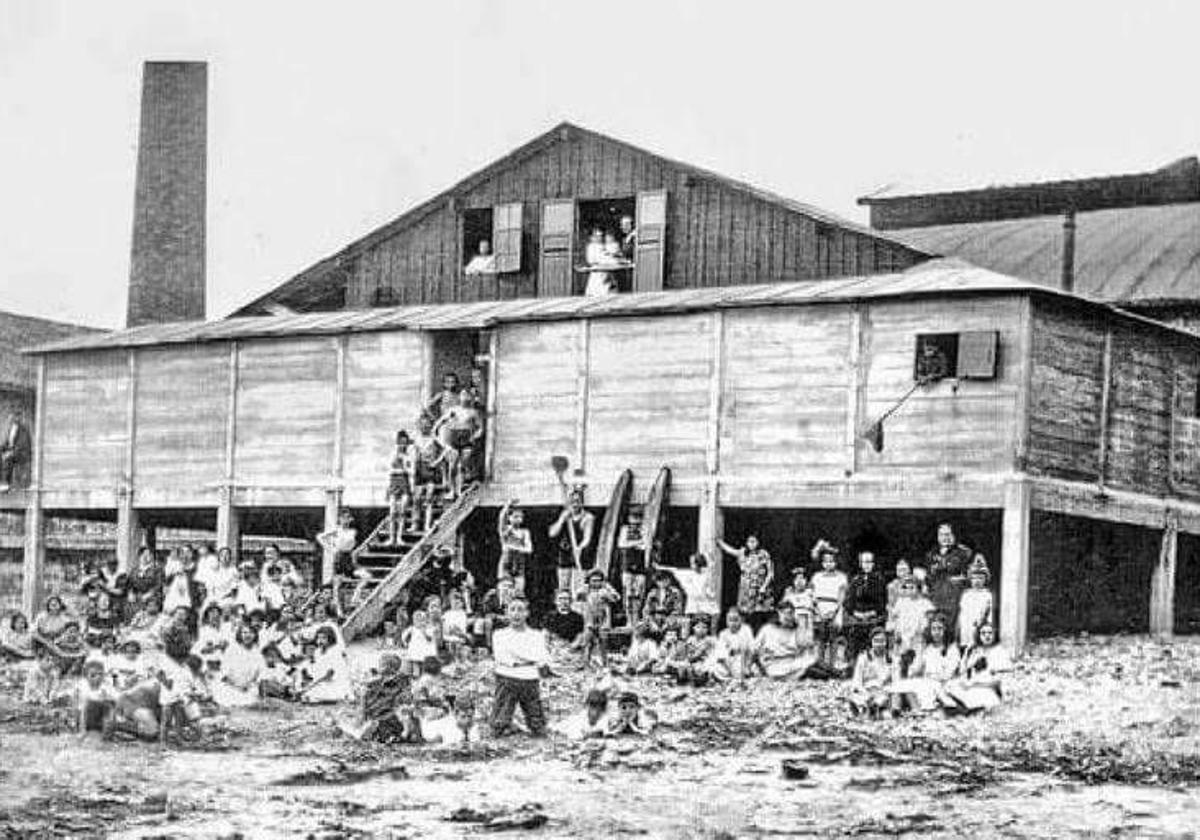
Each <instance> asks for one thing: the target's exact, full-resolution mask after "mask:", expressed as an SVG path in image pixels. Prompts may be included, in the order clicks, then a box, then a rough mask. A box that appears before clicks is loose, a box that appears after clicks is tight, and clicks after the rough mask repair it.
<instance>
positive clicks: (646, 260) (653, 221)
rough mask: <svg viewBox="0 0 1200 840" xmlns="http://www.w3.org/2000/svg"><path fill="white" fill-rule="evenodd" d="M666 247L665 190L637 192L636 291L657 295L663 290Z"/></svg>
mask: <svg viewBox="0 0 1200 840" xmlns="http://www.w3.org/2000/svg"><path fill="white" fill-rule="evenodd" d="M666 245H667V192H666V190H651V191H648V192H641V193H638V196H637V258H636V260H635V265H634V271H633V291H635V292H658V291H661V290H662V287H663V262H664V258H665V256H666V250H667V248H666Z"/></svg>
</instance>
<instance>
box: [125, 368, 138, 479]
mask: <svg viewBox="0 0 1200 840" xmlns="http://www.w3.org/2000/svg"><path fill="white" fill-rule="evenodd" d="M127 375H128V376H129V391H128V393H127V394H126V397H127V401H126V408H125V411H126V417H125V482H126V485H127V486H128V488H129V492H130V493H132V492H133V481H134V475H133V453H134V451H135V449H136V446H137V377H138V367H137V350H135V349H133V348H130V349H129V352H128V362H127Z"/></svg>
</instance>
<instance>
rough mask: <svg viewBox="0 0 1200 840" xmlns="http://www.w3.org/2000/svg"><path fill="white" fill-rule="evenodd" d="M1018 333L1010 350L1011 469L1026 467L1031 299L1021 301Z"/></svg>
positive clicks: (1030, 390)
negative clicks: (1015, 364) (1014, 356)
mask: <svg viewBox="0 0 1200 840" xmlns="http://www.w3.org/2000/svg"><path fill="white" fill-rule="evenodd" d="M1019 319H1020V320H1019V327H1018V329H1019V332H1018V336H1019V338H1018V340H1017V345H1016V347H1015V348H1014V352H1016V353H1018V354H1019V355H1018V358H1019V359H1020V360H1021V365H1020V368H1019V370H1020V374H1019V377H1020V378H1019V380H1018V382H1017V390H1016V397H1015V405H1014V408H1013V417H1014V418H1015V419H1016V422H1015V423H1014V424H1013V471H1014V472H1017V473H1022V472H1025V470H1027V469H1028V467H1029V431H1030V423H1031V416H1032V414H1033V410H1032V407H1033V299H1032V298H1030V297H1025V298H1024V299H1023V300H1022V301H1021V308H1020V315H1019Z"/></svg>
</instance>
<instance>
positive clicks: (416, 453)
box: [411, 417, 446, 531]
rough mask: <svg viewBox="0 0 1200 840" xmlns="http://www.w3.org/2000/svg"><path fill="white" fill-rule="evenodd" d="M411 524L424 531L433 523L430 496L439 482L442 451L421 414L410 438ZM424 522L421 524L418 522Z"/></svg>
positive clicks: (442, 459) (431, 429) (444, 455)
mask: <svg viewBox="0 0 1200 840" xmlns="http://www.w3.org/2000/svg"><path fill="white" fill-rule="evenodd" d="M412 453H413V472H412V482H411V484H412V489H413V508H414V517H413V518H414V520H415V523H414V527H415V528H417V529H420V528H422V527H424V530H426V531H428V530H429V527H430V525H431V524H432V523H433V498H434V496H435V495H437V492H438V488H439V487H440V486H441V465H442V462H443V461H445V460H446V451H445V448H444V447H443V446H442V444H441V442H440V441H439V440H438V439H437V438H436V437H434V434H433V421H432V420H430V419H429V418H428V417H422V418H421V421H420V422H419V423H418V424H417V436H416V437H415V438H413V441H412ZM422 522H424V526H422V525H421V524H420V523H422Z"/></svg>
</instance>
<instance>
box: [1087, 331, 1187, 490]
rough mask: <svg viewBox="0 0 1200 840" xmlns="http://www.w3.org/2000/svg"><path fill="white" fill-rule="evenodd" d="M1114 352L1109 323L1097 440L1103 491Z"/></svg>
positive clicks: (1105, 482)
mask: <svg viewBox="0 0 1200 840" xmlns="http://www.w3.org/2000/svg"><path fill="white" fill-rule="evenodd" d="M1112 352H1113V334H1112V325H1111V324H1109V325H1108V326H1107V327H1106V328H1105V330H1104V360H1103V371H1102V373H1101V376H1102V377H1103V379H1102V380H1101V382H1100V435H1099V437H1100V440H1099V441H1098V442H1097V446H1098V447H1099V449H1098V450H1097V452H1096V483H1097V484H1098V485H1099V487H1100V490H1101V491H1103V490H1104V485H1105V484H1107V483H1108V434H1109V432H1108V428H1109V419H1108V415H1109V414H1110V413H1111V409H1110V408H1109V406H1110V405H1111V404H1112ZM1172 405H1174V402H1172Z"/></svg>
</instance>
